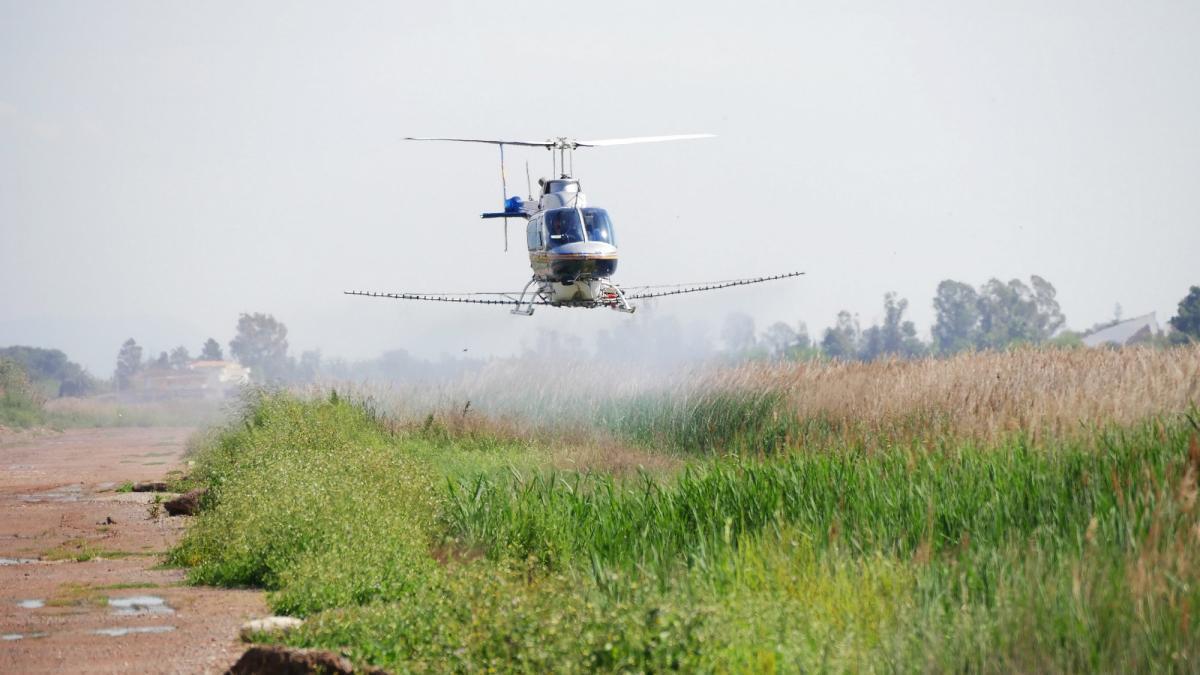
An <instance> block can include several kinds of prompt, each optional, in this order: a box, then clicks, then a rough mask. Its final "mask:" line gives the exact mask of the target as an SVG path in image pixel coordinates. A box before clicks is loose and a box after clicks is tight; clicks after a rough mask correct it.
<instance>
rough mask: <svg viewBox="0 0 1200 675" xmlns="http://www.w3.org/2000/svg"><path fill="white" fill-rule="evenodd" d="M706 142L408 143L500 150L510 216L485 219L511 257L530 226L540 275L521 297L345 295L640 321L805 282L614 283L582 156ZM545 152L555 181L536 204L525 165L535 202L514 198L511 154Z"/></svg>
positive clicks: (611, 243) (612, 250)
mask: <svg viewBox="0 0 1200 675" xmlns="http://www.w3.org/2000/svg"><path fill="white" fill-rule="evenodd" d="M701 138H715V136H714V135H713V134H677V135H672V136H640V137H635V138H609V139H603V140H590V141H589V140H583V141H580V140H574V139H571V138H567V137H562V136H560V137H556V138H550V139H547V140H544V141H522V140H493V139H479V138H432V137H406V138H405V139H404V140H406V141H448V142H454V143H486V144H489V145H496V146H499V148H500V182H501V189H502V194H503V199H504V202H503V204H504V210H503V211H498V212H489V213H483V214H480V216H481V217H482V218H484V219H500V218H502V219H504V250H505V251H507V250H508V221H509V219H511V218H516V219H521V220H524V221H525V223H526V225H525V235H526V248H527V249H528V252H529V264H530V267H531V268H532V269H533V275H532V277H531V278H530V279H529V281H528V282H527V283H526V284H525V287H524V288H523V289H522V290H521V291H520V292H512V293H505V292H473V293H382V292H375V291H344V293H345V294H346V295H359V296H366V297H373V298H392V299H396V300H423V301H431V302H460V303H468V304H482V305H509V306H511V307H512V313H513V314H522V315H525V316H529V315H532V314H533V310H534V308H535V307H539V306H548V307H582V308H596V307H608V308H610V309H614V310H617V311H621V312H628V313H632V312H634V310H636V309H637V307H636V306H635V305H633V304H631V301H634V300H644V299H648V298H656V297H662V296H669V295H680V294H684V293H699V292H702V291H712V290H717V289H720V288H729V287H731V286H745V285H748V284H757V283H762V282H765V281H774V280H777V279H787V278H791V277H797V276H800V275H802V274H804V272H786V273H783V274H776V275H773V276H763V277H752V278H745V279H727V280H723V281H712V282H702V283H693V284H663V285H657V286H620V285H618V284H617V283H616V282H614V281H613V276H614V274H615V273H616V271H617V240H616V236H615V234H614V230H613V223H612V218H611V217H610V216H609V215H608V211H606V210H605V209H602V208H599V207H596V206H590V205H589V204H588V199H587V195H585V194H584V192H583V190H582V188H581V187H580V183H579V179H578V178H575V177H574V176H573V175H572V174H573V173H574V165H575V150H577V149H579V148H600V147H607V146H615V145H630V144H634V143H661V142H665V141H684V140H694V139H701ZM506 145H508V146H517V147H532V148H545V149H547V150H549V151H550V153H551V175H552V176H558V177H557V178H549V179H547V178H539V179H538V186H539V193H540V194H539V196H538V199H537V200H536V201H535V200H534V198H533V194H532V193H533V186H532V182H531V181H530V178H529V164H528V162H527V163H526V164H525V177H526V182H527V187H528V195H529V197H528V199H521V197H520V196H519V195H514V196H512V197H510V196H509V195H508V179H507V177H506V171H505V160H504V147H505V146H506Z"/></svg>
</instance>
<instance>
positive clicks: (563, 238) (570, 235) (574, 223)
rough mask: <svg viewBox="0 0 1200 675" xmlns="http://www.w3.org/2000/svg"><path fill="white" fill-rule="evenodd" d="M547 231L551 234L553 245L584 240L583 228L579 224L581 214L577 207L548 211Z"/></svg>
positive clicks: (551, 244) (551, 243)
mask: <svg viewBox="0 0 1200 675" xmlns="http://www.w3.org/2000/svg"><path fill="white" fill-rule="evenodd" d="M546 232H547V233H549V235H550V246H551V247H554V246H562V245H563V244H573V243H575V242H577V241H583V240H584V237H583V228H582V227H581V226H580V225H579V214H578V213H576V212H575V209H553V210H551V211H547V212H546Z"/></svg>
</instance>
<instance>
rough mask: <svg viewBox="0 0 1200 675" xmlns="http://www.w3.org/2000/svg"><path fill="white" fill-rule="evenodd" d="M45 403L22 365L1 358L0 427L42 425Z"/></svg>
mask: <svg viewBox="0 0 1200 675" xmlns="http://www.w3.org/2000/svg"><path fill="white" fill-rule="evenodd" d="M44 402H45V399H44V398H43V397H42V395H41V394H40V393H39V392H38V391H37V389H36V388H35V387H34V386H33V383H32V382H30V380H29V375H28V373H26V372H25V368H24V367H23V366H21V364H20V363H17V362H16V361H13V360H10V359H7V358H0V425H3V426H12V427H20V428H26V427H32V426H37V425H38V424H41V423H42V421H43V419H44V417H43V413H42V405H43V403H44Z"/></svg>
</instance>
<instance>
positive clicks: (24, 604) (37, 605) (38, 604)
mask: <svg viewBox="0 0 1200 675" xmlns="http://www.w3.org/2000/svg"><path fill="white" fill-rule="evenodd" d="M45 606H46V602H45V601H44V600H41V599H39V598H34V599H32V600H22V601H20V602H18V603H17V607H20V608H22V609H41V608H42V607H45Z"/></svg>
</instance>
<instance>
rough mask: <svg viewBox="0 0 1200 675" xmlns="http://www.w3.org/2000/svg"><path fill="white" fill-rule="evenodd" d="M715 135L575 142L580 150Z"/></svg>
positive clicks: (682, 135) (702, 135)
mask: <svg viewBox="0 0 1200 675" xmlns="http://www.w3.org/2000/svg"><path fill="white" fill-rule="evenodd" d="M716 137H717V136H716V134H677V135H675V136H639V137H636V138H605V139H601V140H597V141H575V145H576V146H577V147H580V148H603V147H606V146H609V145H632V144H634V143H662V142H663V141H690V140H692V139H696V138H716Z"/></svg>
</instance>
